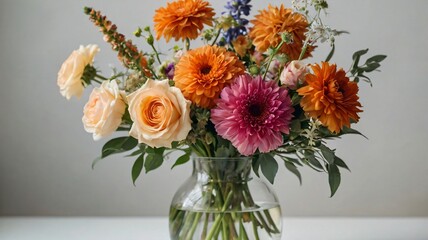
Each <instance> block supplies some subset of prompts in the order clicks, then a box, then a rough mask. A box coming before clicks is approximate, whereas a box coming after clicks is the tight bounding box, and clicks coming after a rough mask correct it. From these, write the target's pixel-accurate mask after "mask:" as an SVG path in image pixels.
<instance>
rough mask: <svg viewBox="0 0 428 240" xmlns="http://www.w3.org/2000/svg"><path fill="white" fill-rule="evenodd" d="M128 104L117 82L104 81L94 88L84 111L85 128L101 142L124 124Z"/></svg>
mask: <svg viewBox="0 0 428 240" xmlns="http://www.w3.org/2000/svg"><path fill="white" fill-rule="evenodd" d="M125 109H126V103H125V97H124V92H121V91H120V90H119V87H118V85H117V83H116V81H104V82H103V83H102V84H101V86H100V87H99V88H94V90H92V93H91V95H90V97H89V101H88V102H87V103H86V105H85V107H84V109H83V118H82V121H83V126H84V128H85V130H86V131H87V132H89V133H92V134H93V138H94V140H99V139H100V138H102V137H106V136H108V135H110V134H111V133H113V132H114V131H116V129H117V127H118V126H119V125H120V123H121V122H122V116H123V114H124V113H125Z"/></svg>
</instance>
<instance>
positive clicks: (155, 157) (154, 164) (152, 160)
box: [144, 153, 163, 173]
mask: <svg viewBox="0 0 428 240" xmlns="http://www.w3.org/2000/svg"><path fill="white" fill-rule="evenodd" d="M162 163H163V155H159V154H153V153H149V154H147V157H146V161H145V162H144V167H145V168H146V173H148V172H150V171H152V170H155V169H156V168H158V167H160V166H161V165H162Z"/></svg>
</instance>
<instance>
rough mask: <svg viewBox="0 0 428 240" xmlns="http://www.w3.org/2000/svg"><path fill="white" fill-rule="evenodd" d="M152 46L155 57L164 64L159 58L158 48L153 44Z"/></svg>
mask: <svg viewBox="0 0 428 240" xmlns="http://www.w3.org/2000/svg"><path fill="white" fill-rule="evenodd" d="M150 46H151V47H152V49H153V52H154V53H155V56H156V59H157V60H158V63H159V64H162V62H161V60H160V58H159V52H158V51H157V50H156V48H155V46H154V45H153V44H150Z"/></svg>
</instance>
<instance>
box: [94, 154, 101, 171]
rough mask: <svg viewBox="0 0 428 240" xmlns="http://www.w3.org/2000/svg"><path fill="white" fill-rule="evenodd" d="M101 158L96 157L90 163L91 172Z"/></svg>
mask: <svg viewBox="0 0 428 240" xmlns="http://www.w3.org/2000/svg"><path fill="white" fill-rule="evenodd" d="M101 159H102V158H101V157H97V158H95V159H94V160H93V161H92V170H94V169H95V165H96V164H97V163H98V162H99V161H100V160H101Z"/></svg>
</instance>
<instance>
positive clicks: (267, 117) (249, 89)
mask: <svg viewBox="0 0 428 240" xmlns="http://www.w3.org/2000/svg"><path fill="white" fill-rule="evenodd" d="M220 97H221V98H220V99H218V100H217V102H216V103H217V106H216V107H215V108H213V109H212V110H211V121H212V122H213V123H214V125H215V128H216V130H217V133H218V134H219V135H220V136H222V137H223V138H225V139H227V140H229V141H231V142H232V144H233V146H235V147H236V148H237V149H238V151H239V152H240V153H241V154H242V155H246V156H248V155H251V154H254V153H255V152H256V150H257V149H258V150H259V151H260V152H269V151H271V150H273V149H275V148H277V147H279V146H280V145H281V144H282V143H283V139H282V134H283V133H285V134H288V133H289V125H290V122H291V118H292V113H293V111H294V109H293V107H292V105H291V100H290V97H289V96H288V92H287V89H285V88H280V87H279V86H278V85H277V84H276V83H275V82H274V81H264V80H263V79H262V78H261V77H260V76H258V77H255V78H252V77H251V76H250V75H241V76H239V77H238V78H237V79H236V81H235V82H234V83H233V84H232V85H230V86H228V87H225V88H224V89H223V90H222V92H221V95H220Z"/></svg>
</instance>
